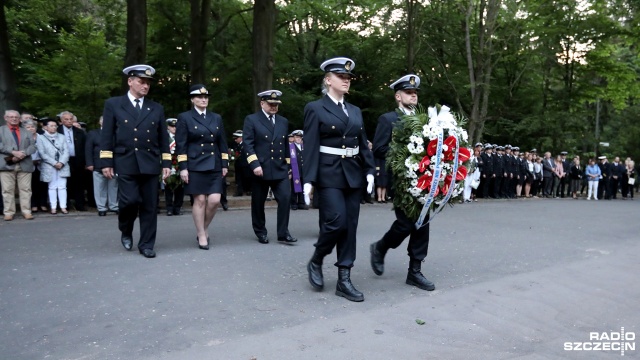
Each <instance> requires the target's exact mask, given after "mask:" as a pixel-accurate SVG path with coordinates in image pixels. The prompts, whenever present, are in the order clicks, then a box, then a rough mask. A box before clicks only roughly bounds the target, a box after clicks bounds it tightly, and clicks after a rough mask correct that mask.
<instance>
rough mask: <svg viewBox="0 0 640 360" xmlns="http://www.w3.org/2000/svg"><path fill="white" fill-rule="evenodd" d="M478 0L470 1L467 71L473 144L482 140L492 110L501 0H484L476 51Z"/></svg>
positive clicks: (481, 4)
mask: <svg viewBox="0 0 640 360" xmlns="http://www.w3.org/2000/svg"><path fill="white" fill-rule="evenodd" d="M475 1H476V0H469V4H468V7H467V14H466V18H465V45H466V52H467V54H466V55H467V68H468V70H469V85H470V86H469V88H470V92H471V111H470V114H469V142H470V143H475V142H478V141H480V139H481V138H482V132H483V131H484V125H485V121H486V117H487V112H488V109H489V94H490V90H491V87H490V85H491V73H492V72H493V34H494V33H495V30H496V28H497V23H496V21H497V17H498V12H499V11H500V5H501V0H480V2H479V4H478V8H479V9H478V11H475V14H476V15H477V16H478V18H477V21H476V23H477V26H478V43H477V49H475V51H474V49H473V46H472V39H471V17H472V15H473V14H474V10H475V8H476V5H475Z"/></svg>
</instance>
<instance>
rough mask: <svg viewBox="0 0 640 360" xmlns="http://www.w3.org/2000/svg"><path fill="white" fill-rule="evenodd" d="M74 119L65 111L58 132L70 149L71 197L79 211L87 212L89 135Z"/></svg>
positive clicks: (61, 116) (61, 115) (69, 187)
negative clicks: (85, 178) (86, 180)
mask: <svg viewBox="0 0 640 360" xmlns="http://www.w3.org/2000/svg"><path fill="white" fill-rule="evenodd" d="M74 119H76V118H75V116H74V115H73V114H72V113H70V112H69V111H63V112H62V113H61V114H60V122H62V126H59V127H58V132H59V133H60V134H62V135H64V137H65V139H66V140H67V147H68V148H69V168H70V170H71V177H70V178H69V184H68V189H69V195H70V196H69V197H70V198H72V199H73V200H74V202H75V203H74V205H75V208H76V210H77V211H86V208H85V206H84V205H85V200H84V190H85V189H84V188H85V186H84V183H85V182H84V175H85V162H86V161H85V147H86V142H87V135H86V133H85V132H84V131H83V130H82V129H80V128H79V127H78V126H74V123H77V121H74ZM76 120H77V119H76Z"/></svg>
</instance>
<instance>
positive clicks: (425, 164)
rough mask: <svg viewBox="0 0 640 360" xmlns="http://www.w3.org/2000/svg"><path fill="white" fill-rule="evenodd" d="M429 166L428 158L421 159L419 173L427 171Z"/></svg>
mask: <svg viewBox="0 0 640 360" xmlns="http://www.w3.org/2000/svg"><path fill="white" fill-rule="evenodd" d="M429 165H431V160H430V159H429V157H428V156H425V157H423V158H422V160H421V161H420V168H419V170H420V172H422V173H423V172H425V171H427V169H428V168H429Z"/></svg>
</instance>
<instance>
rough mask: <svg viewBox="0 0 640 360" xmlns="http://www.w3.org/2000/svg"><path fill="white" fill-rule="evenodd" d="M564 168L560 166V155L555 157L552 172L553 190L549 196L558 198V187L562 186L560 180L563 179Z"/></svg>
mask: <svg viewBox="0 0 640 360" xmlns="http://www.w3.org/2000/svg"><path fill="white" fill-rule="evenodd" d="M565 175H566V174H565V173H564V167H563V166H562V157H561V156H560V155H558V156H556V160H555V168H554V170H553V190H552V192H551V194H552V195H553V197H554V198H557V197H559V196H560V185H561V184H562V179H563V178H564V177H565Z"/></svg>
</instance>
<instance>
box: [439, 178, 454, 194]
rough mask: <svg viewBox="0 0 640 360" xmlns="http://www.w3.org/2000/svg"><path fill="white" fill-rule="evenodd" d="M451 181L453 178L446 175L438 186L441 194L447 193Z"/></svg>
mask: <svg viewBox="0 0 640 360" xmlns="http://www.w3.org/2000/svg"><path fill="white" fill-rule="evenodd" d="M452 181H453V176H451V175H447V176H445V178H444V182H443V184H442V186H440V191H442V193H443V194H446V193H448V192H449V188H450V187H451V182H452Z"/></svg>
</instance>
